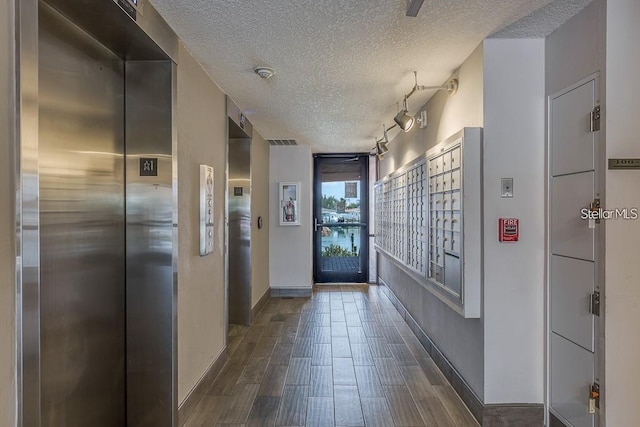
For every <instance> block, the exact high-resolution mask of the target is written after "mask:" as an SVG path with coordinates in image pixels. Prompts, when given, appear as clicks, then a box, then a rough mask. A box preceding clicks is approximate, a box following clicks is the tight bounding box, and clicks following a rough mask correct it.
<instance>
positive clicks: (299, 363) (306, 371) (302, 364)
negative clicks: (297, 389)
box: [285, 357, 311, 385]
mask: <svg viewBox="0 0 640 427" xmlns="http://www.w3.org/2000/svg"><path fill="white" fill-rule="evenodd" d="M310 377H311V358H309V357H305V358H298V357H293V358H291V362H290V363H289V371H288V373H287V380H286V382H285V384H287V385H309V379H310Z"/></svg>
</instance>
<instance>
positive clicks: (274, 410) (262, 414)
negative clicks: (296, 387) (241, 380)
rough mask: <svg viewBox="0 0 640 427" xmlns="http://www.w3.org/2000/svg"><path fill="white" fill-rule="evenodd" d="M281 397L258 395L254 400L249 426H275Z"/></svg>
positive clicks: (248, 421)
mask: <svg viewBox="0 0 640 427" xmlns="http://www.w3.org/2000/svg"><path fill="white" fill-rule="evenodd" d="M280 399H281V398H280V397H272V396H258V397H256V398H255V400H254V401H253V406H252V407H251V412H250V413H249V419H248V420H247V427H273V426H274V425H275V424H276V417H277V416H278V408H279V407H280Z"/></svg>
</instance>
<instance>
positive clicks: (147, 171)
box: [140, 157, 158, 176]
mask: <svg viewBox="0 0 640 427" xmlns="http://www.w3.org/2000/svg"><path fill="white" fill-rule="evenodd" d="M140 176H158V159H157V158H151V157H140Z"/></svg>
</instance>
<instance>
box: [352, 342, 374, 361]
mask: <svg viewBox="0 0 640 427" xmlns="http://www.w3.org/2000/svg"><path fill="white" fill-rule="evenodd" d="M351 355H352V357H353V364H354V365H356V366H358V365H373V356H372V355H371V350H370V349H369V345H368V344H351Z"/></svg>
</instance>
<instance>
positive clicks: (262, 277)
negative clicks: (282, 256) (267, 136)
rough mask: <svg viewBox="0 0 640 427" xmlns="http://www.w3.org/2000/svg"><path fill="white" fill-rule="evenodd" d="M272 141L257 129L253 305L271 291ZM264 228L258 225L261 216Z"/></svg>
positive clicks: (254, 147) (253, 144) (253, 163)
mask: <svg viewBox="0 0 640 427" xmlns="http://www.w3.org/2000/svg"><path fill="white" fill-rule="evenodd" d="M269 147H270V146H269V144H268V143H267V141H265V140H264V138H262V136H260V134H259V133H258V132H257V131H256V130H255V128H254V130H253V138H252V140H251V307H252V308H253V307H255V305H256V304H257V303H258V302H259V301H260V298H262V297H263V296H264V294H265V293H266V292H268V291H269ZM259 216H261V217H262V224H263V225H262V228H261V229H258V217H259Z"/></svg>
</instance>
